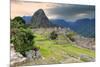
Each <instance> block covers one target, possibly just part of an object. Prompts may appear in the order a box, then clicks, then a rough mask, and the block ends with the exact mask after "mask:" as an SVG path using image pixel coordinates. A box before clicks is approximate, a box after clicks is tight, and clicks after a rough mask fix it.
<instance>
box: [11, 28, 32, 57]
mask: <svg viewBox="0 0 100 67" xmlns="http://www.w3.org/2000/svg"><path fill="white" fill-rule="evenodd" d="M13 44H14V48H15V50H16V52H20V53H21V54H22V55H23V56H25V52H26V51H29V50H31V49H33V47H34V35H33V33H32V32H31V30H30V29H23V28H21V29H17V30H16V32H15V35H13Z"/></svg>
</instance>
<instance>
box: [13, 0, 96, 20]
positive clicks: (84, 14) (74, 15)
mask: <svg viewBox="0 0 100 67" xmlns="http://www.w3.org/2000/svg"><path fill="white" fill-rule="evenodd" d="M38 9H43V10H44V12H45V14H46V15H47V17H48V18H49V19H64V20H67V21H76V20H78V19H83V18H90V19H91V18H95V6H93V5H75V4H62V3H43V2H19V1H18V2H15V1H11V18H14V17H16V16H32V15H33V14H34V12H36V11H37V10H38Z"/></svg>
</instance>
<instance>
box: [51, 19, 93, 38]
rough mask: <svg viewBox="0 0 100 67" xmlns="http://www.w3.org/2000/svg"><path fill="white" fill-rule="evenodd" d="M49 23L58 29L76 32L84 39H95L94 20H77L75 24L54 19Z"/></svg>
mask: <svg viewBox="0 0 100 67" xmlns="http://www.w3.org/2000/svg"><path fill="white" fill-rule="evenodd" d="M51 22H52V23H53V24H56V25H58V26H60V27H66V28H70V29H71V30H73V31H75V32H77V33H78V34H80V35H82V36H85V37H95V19H94V18H93V19H88V18H84V19H79V20H77V21H75V22H69V21H65V20H63V19H55V20H52V19H51Z"/></svg>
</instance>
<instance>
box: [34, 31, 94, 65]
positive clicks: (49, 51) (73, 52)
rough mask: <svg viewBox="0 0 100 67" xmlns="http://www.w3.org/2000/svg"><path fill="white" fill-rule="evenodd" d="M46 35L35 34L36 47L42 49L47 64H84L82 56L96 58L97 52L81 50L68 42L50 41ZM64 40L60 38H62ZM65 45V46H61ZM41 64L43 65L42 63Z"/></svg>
mask: <svg viewBox="0 0 100 67" xmlns="http://www.w3.org/2000/svg"><path fill="white" fill-rule="evenodd" d="M45 35H46V34H45V33H44V34H42V35H41V34H37V33H36V34H35V36H36V38H35V46H37V47H39V48H40V53H41V56H42V57H43V58H44V60H43V61H45V62H46V63H47V64H52V63H63V62H64V63H71V62H72V63H73V62H84V60H81V59H79V58H80V55H86V56H88V57H91V58H95V52H94V51H92V50H89V49H86V48H80V47H78V46H76V45H74V44H71V43H69V42H68V41H67V40H62V39H60V40H50V39H48V37H47V36H45ZM61 37H62V38H64V37H63V36H60V38H61ZM61 43H63V44H61ZM40 64H42V63H41V62H40Z"/></svg>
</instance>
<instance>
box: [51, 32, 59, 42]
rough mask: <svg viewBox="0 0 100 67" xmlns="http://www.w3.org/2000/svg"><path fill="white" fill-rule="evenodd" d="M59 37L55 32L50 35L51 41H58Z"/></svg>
mask: <svg viewBox="0 0 100 67" xmlns="http://www.w3.org/2000/svg"><path fill="white" fill-rule="evenodd" d="M57 37H58V34H57V33H56V32H55V31H53V32H51V33H50V39H52V40H55V39H57Z"/></svg>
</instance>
